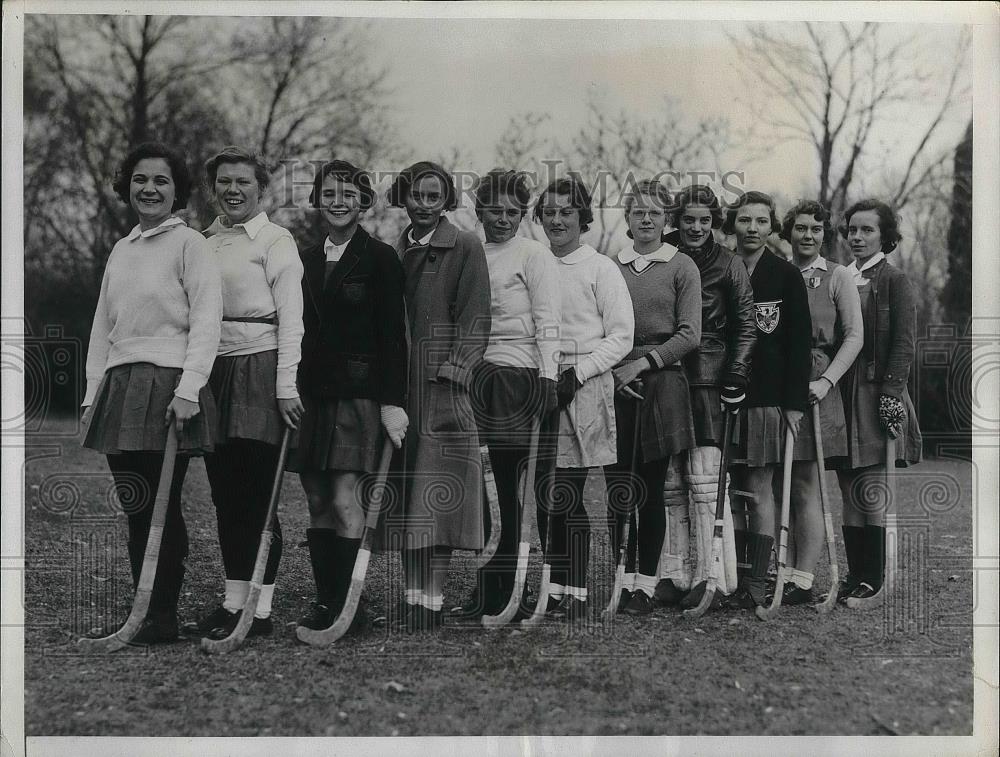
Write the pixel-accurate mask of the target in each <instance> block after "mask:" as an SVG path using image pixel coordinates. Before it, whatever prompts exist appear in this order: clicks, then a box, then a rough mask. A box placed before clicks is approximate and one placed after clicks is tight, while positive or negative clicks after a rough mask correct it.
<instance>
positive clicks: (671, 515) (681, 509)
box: [656, 455, 691, 591]
mask: <svg viewBox="0 0 1000 757" xmlns="http://www.w3.org/2000/svg"><path fill="white" fill-rule="evenodd" d="M681 458H682V455H673V456H671V458H670V467H669V468H668V469H667V478H666V481H665V482H664V485H663V504H664V505H665V506H666V508H667V518H666V521H667V530H666V533H665V534H664V535H663V549H662V551H661V552H660V564H659V565H658V566H657V570H656V574H657V576H659V578H660V579H667V578H669V579H670V580H671V581H672V582H673V584H674V586H676V587H677V588H678V589H680V590H681V591H687V590H688V589H690V588H691V557H690V533H691V516H690V511H689V508H688V492H687V487H685V485H684V478H683V474H682V462H681Z"/></svg>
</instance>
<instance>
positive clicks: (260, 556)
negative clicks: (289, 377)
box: [201, 426, 292, 654]
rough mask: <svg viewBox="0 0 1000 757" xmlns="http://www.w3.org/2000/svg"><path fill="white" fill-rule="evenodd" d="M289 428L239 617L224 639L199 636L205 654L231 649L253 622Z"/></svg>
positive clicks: (282, 474)
mask: <svg viewBox="0 0 1000 757" xmlns="http://www.w3.org/2000/svg"><path fill="white" fill-rule="evenodd" d="M291 435H292V429H291V428H289V427H288V426H285V430H284V431H283V432H282V434H281V448H280V449H279V451H278V465H277V469H276V470H275V471H274V483H273V484H272V485H271V499H270V500H269V501H268V503H267V514H266V515H265V516H264V530H263V531H261V534H260V542H259V543H258V545H257V560H256V561H255V562H254V564H253V573H251V574H250V589H249V591H247V598H246V600H245V601H244V602H243V609H242V610H241V611H240V618H239V620H237V621H236V626H235V627H234V628H233V630H232V631H230V632H229V635H228V636H227V637H226V638H224V639H218V640H216V639H210V638H208V637H207V636H204V637H202V639H201V650H202V651H203V652H208V653H209V654H226V653H227V652H232V651H233V650H234V649H236V648H237V647H238V646H240V644H242V643H243V640H244V639H246V637H247V633H248V632H249V631H250V626H251V625H253V618H254V614H255V613H256V612H257V602H258V601H259V600H260V589H261V585H262V584H263V583H264V571H265V570H266V569H267V556H268V554H270V552H271V541H272V540H273V539H274V520H275V518H276V517H277V515H278V499H279V497H280V496H281V481H282V479H283V478H284V473H285V462H286V461H287V460H288V444H289V440H290V439H291Z"/></svg>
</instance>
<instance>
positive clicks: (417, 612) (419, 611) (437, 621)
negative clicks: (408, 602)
mask: <svg viewBox="0 0 1000 757" xmlns="http://www.w3.org/2000/svg"><path fill="white" fill-rule="evenodd" d="M442 615H443V613H442V612H441V610H431V609H430V608H427V607H424V606H423V605H413V607H412V608H411V609H410V612H409V613H408V614H407V616H406V623H405V629H406V632H407V633H422V632H425V631H436V630H438V629H439V628H440V627H441V622H442Z"/></svg>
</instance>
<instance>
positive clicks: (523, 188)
mask: <svg viewBox="0 0 1000 757" xmlns="http://www.w3.org/2000/svg"><path fill="white" fill-rule="evenodd" d="M503 195H507V196H508V197H512V198H514V200H515V201H516V202H517V204H518V207H520V208H521V216H522V217H523V216H524V214H525V213H527V212H528V203H529V202H530V201H531V190H530V189H528V178H527V177H526V176H525V175H524V174H523V173H519V172H518V171H505V170H503V169H502V168H494V169H493V170H492V171H490V172H489V173H487V174H486V175H485V176H484V177H483V178H482V179H480V180H479V184H477V185H476V215H479V212H480V211H481V210H482V209H483V208H484V207H485V206H489V205H493V204H495V203H496V201H497V200H499V199H500V197H502V196H503Z"/></svg>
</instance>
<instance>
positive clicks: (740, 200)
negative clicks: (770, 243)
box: [722, 190, 781, 234]
mask: <svg viewBox="0 0 1000 757" xmlns="http://www.w3.org/2000/svg"><path fill="white" fill-rule="evenodd" d="M747 205H767V207H768V208H769V209H770V211H771V233H772V234H780V233H781V222H780V221H779V220H778V213H777V211H776V210H775V205H774V198H773V197H771V195H769V194H765V193H764V192H754V191H752V190H751V191H749V192H744V193H742V194H741V195H740V196H739V197H737V198H736V202H734V203H733V204H732V205H730V206H729V207H728V208H726V220H725V221H724V222H723V224H722V233H724V234H733V233H735V231H736V227H735V224H736V211H738V210H739V209H740V208H745V207H746V206H747Z"/></svg>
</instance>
